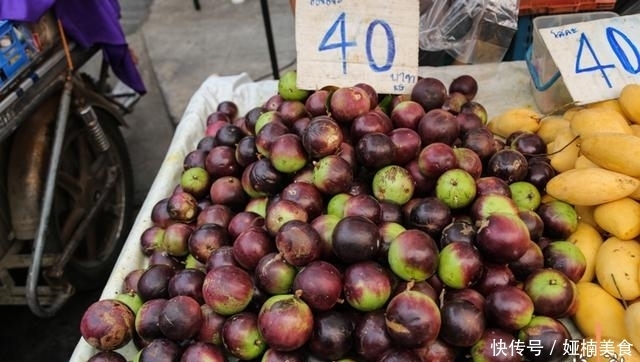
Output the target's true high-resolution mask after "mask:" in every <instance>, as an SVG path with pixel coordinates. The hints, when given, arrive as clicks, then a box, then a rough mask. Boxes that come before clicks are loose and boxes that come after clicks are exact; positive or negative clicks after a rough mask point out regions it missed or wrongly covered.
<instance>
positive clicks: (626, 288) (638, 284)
mask: <svg viewBox="0 0 640 362" xmlns="http://www.w3.org/2000/svg"><path fill="white" fill-rule="evenodd" d="M489 128H490V129H491V130H492V131H493V132H494V134H497V135H499V136H503V137H507V136H508V135H509V134H510V133H511V132H514V131H516V130H524V131H531V132H536V133H537V134H538V135H539V136H540V137H541V138H542V139H544V140H545V142H546V143H547V152H548V157H549V159H550V163H551V165H552V166H553V168H554V169H555V170H556V172H557V175H556V176H554V177H553V178H552V179H551V180H550V181H549V182H548V183H547V187H546V195H545V200H553V199H557V200H561V201H565V202H567V203H569V204H572V205H573V206H574V207H575V209H576V211H577V214H578V216H579V222H578V226H577V228H576V230H575V231H574V232H573V233H572V235H571V236H570V237H569V238H568V239H569V241H571V242H573V243H574V244H575V245H577V246H578V247H579V248H580V250H581V251H582V253H583V254H584V256H585V259H586V261H587V269H586V272H585V273H584V276H583V277H582V279H581V280H580V282H579V283H577V290H578V306H577V310H576V313H575V315H574V316H573V317H572V320H573V322H574V324H575V326H576V327H577V329H578V330H579V331H580V333H581V334H582V335H583V336H584V337H585V338H594V339H595V338H596V337H597V336H598V337H600V338H602V339H610V340H613V341H622V340H626V341H627V342H629V343H631V344H632V345H633V347H634V349H635V351H634V356H633V357H634V358H632V359H631V360H633V361H636V359H635V357H638V360H640V357H639V356H640V353H638V351H639V350H640V84H630V85H627V86H625V87H624V88H623V90H622V91H621V93H620V96H619V98H618V99H613V100H607V101H602V102H598V103H593V104H589V105H586V106H574V107H572V108H570V109H568V110H566V111H565V112H564V113H562V114H561V115H552V116H542V115H540V114H538V113H536V112H535V111H533V110H531V109H528V108H516V109H511V110H508V111H506V112H504V113H503V114H500V115H498V116H497V117H495V118H494V119H492V120H491V122H490V123H489ZM625 360H627V361H628V360H630V359H629V358H625Z"/></svg>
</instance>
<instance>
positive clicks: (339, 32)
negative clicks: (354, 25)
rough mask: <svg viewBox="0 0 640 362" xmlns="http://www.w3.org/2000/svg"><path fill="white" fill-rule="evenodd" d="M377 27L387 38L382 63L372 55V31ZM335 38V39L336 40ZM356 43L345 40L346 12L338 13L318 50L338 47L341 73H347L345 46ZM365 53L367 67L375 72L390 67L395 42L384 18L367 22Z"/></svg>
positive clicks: (354, 45) (393, 56)
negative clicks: (384, 57) (384, 56)
mask: <svg viewBox="0 0 640 362" xmlns="http://www.w3.org/2000/svg"><path fill="white" fill-rule="evenodd" d="M377 27H381V28H382V29H383V30H384V34H385V36H386V40H387V52H386V55H387V56H386V59H385V60H384V63H382V64H379V63H378V62H377V61H376V60H375V59H374V55H373V51H372V50H373V49H372V47H373V35H374V34H373V32H374V30H375V29H376V28H377ZM336 38H337V40H336ZM357 45H358V44H357V43H356V42H355V41H347V29H346V14H345V13H344V12H343V13H340V15H338V17H337V18H336V20H335V21H334V22H333V24H331V26H330V27H329V29H328V30H327V32H326V33H325V34H324V36H323V37H322V40H321V41H320V45H319V46H318V51H321V52H322V51H328V50H333V49H340V55H341V61H342V73H343V74H347V48H349V47H356V46H357ZM365 53H366V56H367V62H368V64H369V68H371V70H373V71H374V72H376V73H380V72H385V71H387V70H389V69H391V66H392V65H393V60H394V59H395V56H396V44H395V39H394V35H393V30H392V29H391V26H389V24H388V23H387V22H386V21H384V20H373V21H372V22H371V23H369V26H368V27H367V32H366V38H365Z"/></svg>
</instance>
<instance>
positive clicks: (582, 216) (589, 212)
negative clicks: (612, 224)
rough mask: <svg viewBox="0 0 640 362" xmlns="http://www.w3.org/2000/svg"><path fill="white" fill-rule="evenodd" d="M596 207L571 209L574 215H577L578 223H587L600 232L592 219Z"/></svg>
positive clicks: (580, 206) (581, 206) (578, 206)
mask: <svg viewBox="0 0 640 362" xmlns="http://www.w3.org/2000/svg"><path fill="white" fill-rule="evenodd" d="M597 206H598V205H590V206H585V205H574V206H573V208H574V209H575V210H576V214H578V220H579V221H580V222H584V223H587V224H589V225H591V226H592V227H594V228H595V229H596V230H598V232H601V231H602V230H601V229H600V227H599V226H598V224H597V223H596V220H595V219H594V218H593V211H594V210H595V209H596V207H597Z"/></svg>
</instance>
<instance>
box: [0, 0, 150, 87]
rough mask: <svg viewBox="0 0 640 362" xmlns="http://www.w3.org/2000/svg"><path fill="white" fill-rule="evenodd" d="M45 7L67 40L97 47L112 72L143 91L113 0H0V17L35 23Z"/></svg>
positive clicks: (115, 0) (115, 2) (118, 8)
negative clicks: (57, 19)
mask: <svg viewBox="0 0 640 362" xmlns="http://www.w3.org/2000/svg"><path fill="white" fill-rule="evenodd" d="M49 9H52V10H53V12H54V14H55V15H56V16H57V17H58V18H59V19H60V21H61V22H62V25H63V27H64V29H65V32H66V33H67V35H68V36H69V37H70V38H71V39H73V40H74V41H75V42H76V43H78V44H79V45H80V46H82V47H89V46H92V45H99V46H101V47H102V50H103V52H104V56H105V58H106V60H107V61H108V63H109V65H110V66H111V69H112V70H113V72H114V73H115V75H116V76H117V77H118V78H119V79H120V80H122V82H124V83H125V84H127V85H128V86H129V87H131V88H132V89H134V90H135V91H137V92H138V93H140V94H144V93H146V89H145V86H144V82H143V81H142V78H141V77H140V73H139V72H138V69H137V67H136V65H135V63H134V60H133V57H132V56H131V53H130V52H129V46H128V44H127V41H126V39H125V35H124V31H123V30H122V27H121V25H120V5H119V4H118V1H117V0H0V19H5V20H14V21H26V22H36V21H37V20H38V19H40V17H42V15H44V13H45V12H46V11H47V10H49Z"/></svg>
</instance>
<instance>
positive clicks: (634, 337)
mask: <svg viewBox="0 0 640 362" xmlns="http://www.w3.org/2000/svg"><path fill="white" fill-rule="evenodd" d="M624 326H625V328H626V329H627V335H628V336H629V342H631V344H633V345H634V346H636V347H640V303H639V302H636V303H632V304H630V305H629V306H627V310H625V312H624ZM625 360H626V359H625Z"/></svg>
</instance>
